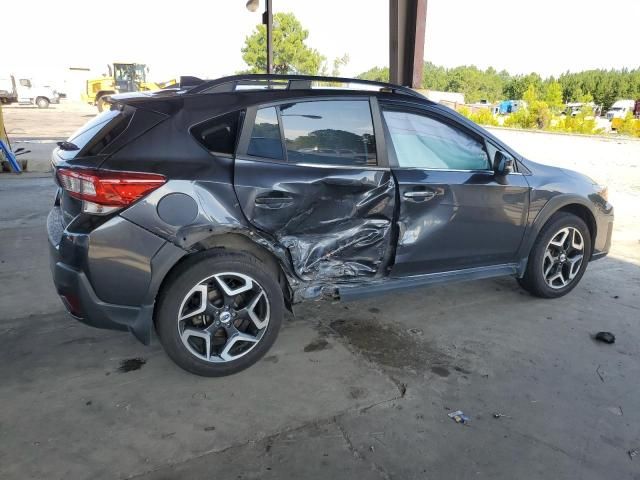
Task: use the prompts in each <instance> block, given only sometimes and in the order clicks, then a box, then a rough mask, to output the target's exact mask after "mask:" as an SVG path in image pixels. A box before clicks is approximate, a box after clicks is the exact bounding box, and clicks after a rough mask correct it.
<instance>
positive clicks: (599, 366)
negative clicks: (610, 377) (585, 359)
mask: <svg viewBox="0 0 640 480" xmlns="http://www.w3.org/2000/svg"><path fill="white" fill-rule="evenodd" d="M601 368H602V365H598V368H596V373H597V374H598V377H599V378H600V381H601V382H602V383H604V375H602V372H601V371H600V369H601Z"/></svg>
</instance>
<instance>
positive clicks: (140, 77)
mask: <svg viewBox="0 0 640 480" xmlns="http://www.w3.org/2000/svg"><path fill="white" fill-rule="evenodd" d="M135 70H136V82H142V83H145V82H146V81H147V66H146V65H143V64H139V63H137V64H136V66H135Z"/></svg>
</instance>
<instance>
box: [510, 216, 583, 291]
mask: <svg viewBox="0 0 640 480" xmlns="http://www.w3.org/2000/svg"><path fill="white" fill-rule="evenodd" d="M590 253H591V234H590V232H589V228H588V227H587V225H586V224H585V222H584V220H582V219H581V218H579V217H577V216H576V215H573V214H571V213H565V212H560V213H557V214H555V215H554V216H553V217H552V218H551V219H550V220H549V221H548V222H547V224H546V225H545V226H544V227H543V228H542V230H541V231H540V234H539V235H538V238H537V239H536V242H535V244H534V245H533V248H532V249H531V253H530V255H529V261H528V263H527V270H526V272H525V274H524V276H523V278H521V279H519V280H518V281H519V282H520V285H521V286H522V287H523V288H524V289H525V290H527V291H529V292H530V293H532V294H533V295H536V296H538V297H543V298H557V297H561V296H563V295H566V294H567V293H569V292H570V291H571V290H573V289H574V288H575V286H576V285H577V284H578V282H579V281H580V279H581V278H582V275H584V272H585V270H586V269H587V264H588V263H589V257H590Z"/></svg>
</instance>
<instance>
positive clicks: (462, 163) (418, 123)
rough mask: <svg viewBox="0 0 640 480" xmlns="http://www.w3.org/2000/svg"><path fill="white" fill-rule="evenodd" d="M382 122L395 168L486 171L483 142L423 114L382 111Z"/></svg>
mask: <svg viewBox="0 0 640 480" xmlns="http://www.w3.org/2000/svg"><path fill="white" fill-rule="evenodd" d="M384 119H385V122H386V124H387V128H388V130H389V134H390V136H391V142H392V143H393V148H394V150H395V153H396V157H397V159H398V166H399V167H406V168H424V169H438V170H489V169H490V168H491V165H490V162H489V157H488V155H487V152H486V150H485V147H484V142H482V141H481V140H479V139H477V138H475V137H473V136H471V135H469V134H467V133H465V132H463V131H462V130H460V129H458V128H455V127H453V126H451V125H449V124H447V123H444V122H441V121H439V120H436V119H434V118H432V117H427V116H425V115H418V114H414V113H408V112H399V111H391V110H390V111H385V112H384Z"/></svg>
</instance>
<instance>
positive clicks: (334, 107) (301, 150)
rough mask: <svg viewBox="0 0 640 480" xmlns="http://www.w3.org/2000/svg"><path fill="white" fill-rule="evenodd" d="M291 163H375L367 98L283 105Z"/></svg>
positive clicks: (286, 140)
mask: <svg viewBox="0 0 640 480" xmlns="http://www.w3.org/2000/svg"><path fill="white" fill-rule="evenodd" d="M280 118H281V119H282V127H283V130H284V138H285V145H286V148H287V158H288V161H289V162H305V163H317V164H337V165H376V163H377V159H376V146H375V145H376V143H375V137H374V134H373V123H372V119H371V109H370V107H369V101H368V100H325V101H313V102H300V103H289V104H286V105H281V106H280Z"/></svg>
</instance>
